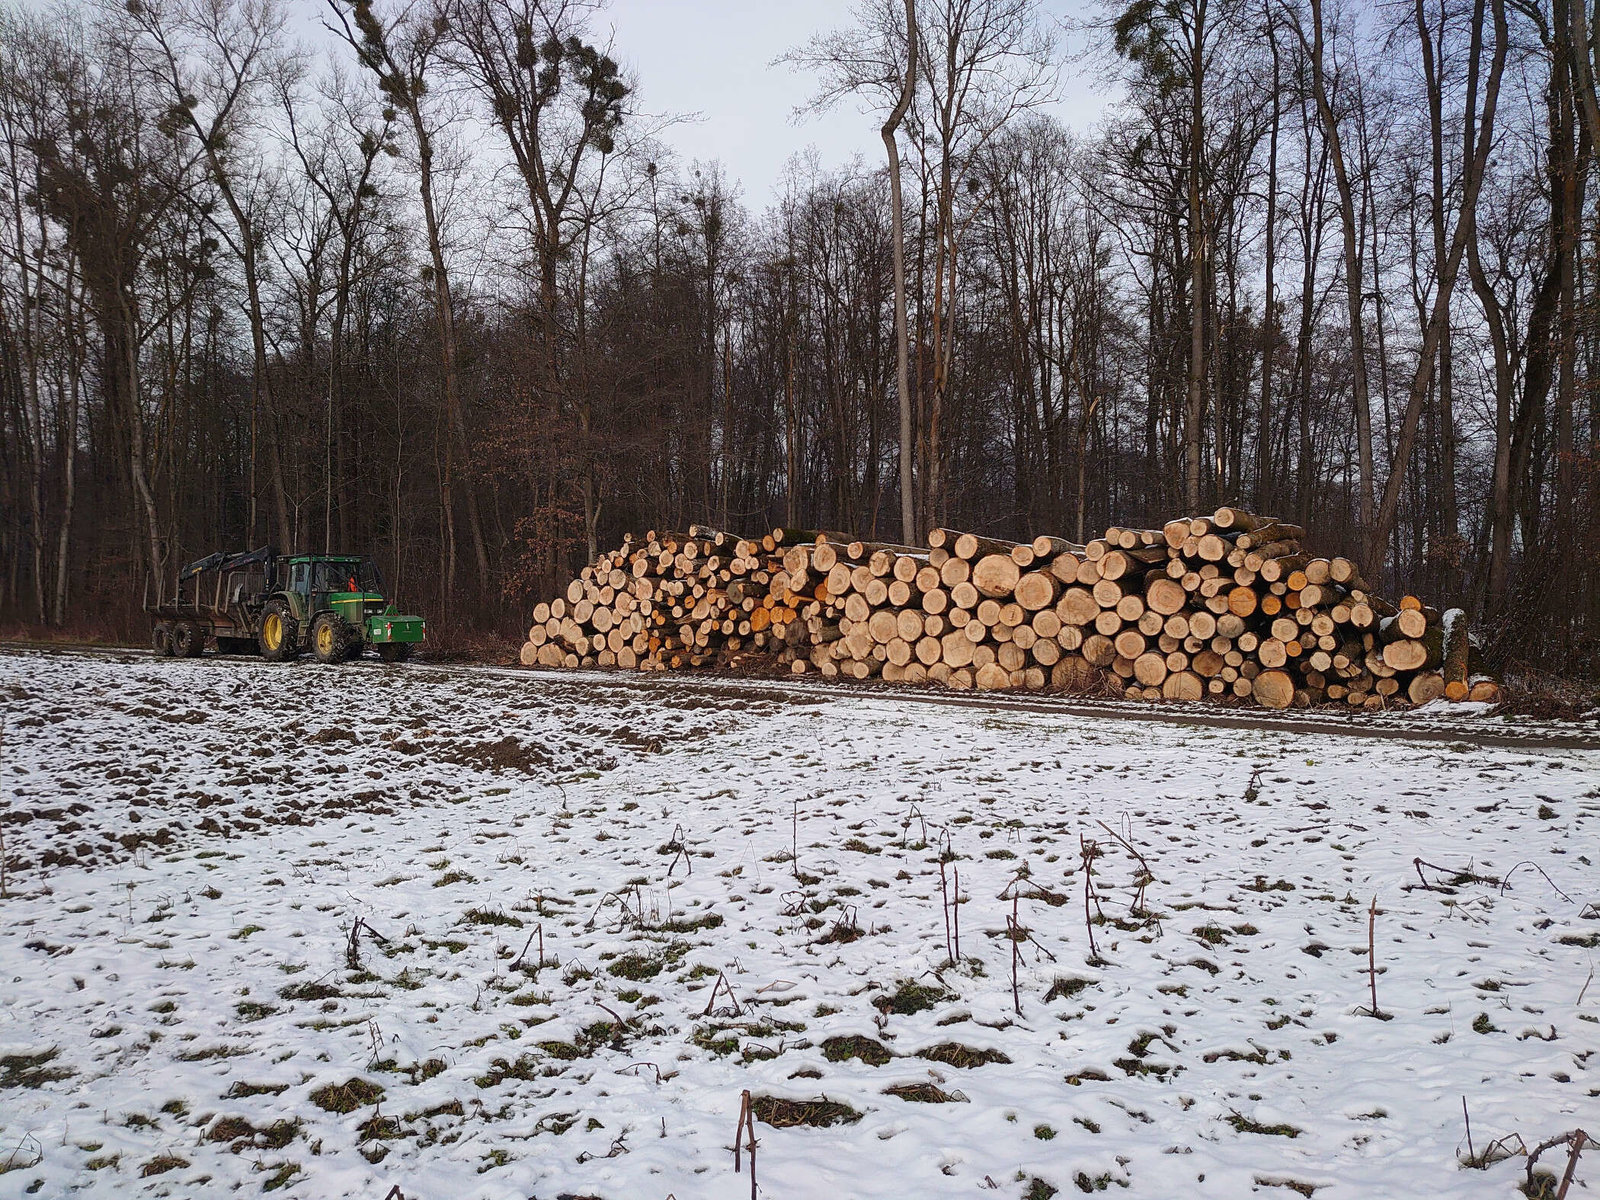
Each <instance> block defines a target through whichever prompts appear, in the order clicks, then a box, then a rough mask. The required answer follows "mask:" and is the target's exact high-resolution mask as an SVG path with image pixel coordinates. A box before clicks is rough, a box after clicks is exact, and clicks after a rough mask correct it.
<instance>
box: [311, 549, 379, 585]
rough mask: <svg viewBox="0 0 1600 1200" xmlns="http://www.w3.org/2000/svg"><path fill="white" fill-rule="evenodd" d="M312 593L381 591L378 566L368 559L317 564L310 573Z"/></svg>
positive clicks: (351, 559)
mask: <svg viewBox="0 0 1600 1200" xmlns="http://www.w3.org/2000/svg"><path fill="white" fill-rule="evenodd" d="M311 590H312V591H313V592H375V593H379V594H381V593H382V591H383V580H382V579H381V578H380V577H379V575H378V565H377V564H376V563H375V562H373V561H372V560H371V559H370V558H359V559H357V558H346V559H334V560H332V561H326V560H325V561H323V562H319V563H317V564H316V565H315V566H314V567H313V568H312V571H311Z"/></svg>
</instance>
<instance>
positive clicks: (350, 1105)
mask: <svg viewBox="0 0 1600 1200" xmlns="http://www.w3.org/2000/svg"><path fill="white" fill-rule="evenodd" d="M382 1097H383V1088H382V1087H381V1086H380V1085H378V1084H376V1083H369V1082H367V1081H366V1080H365V1079H360V1078H352V1079H347V1080H346V1081H345V1082H343V1083H330V1084H326V1085H324V1086H323V1087H319V1088H318V1089H317V1090H316V1091H314V1092H312V1093H311V1103H313V1104H315V1105H316V1106H317V1107H318V1108H320V1109H322V1111H323V1112H331V1113H350V1112H355V1110H356V1109H358V1108H365V1107H366V1106H367V1105H369V1104H375V1103H377V1101H378V1100H380V1099H382Z"/></svg>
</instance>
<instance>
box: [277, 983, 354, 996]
mask: <svg viewBox="0 0 1600 1200" xmlns="http://www.w3.org/2000/svg"><path fill="white" fill-rule="evenodd" d="M343 994H344V993H343V992H341V991H340V990H339V987H338V985H337V984H333V983H323V982H321V981H320V980H308V981H307V982H305V983H291V984H290V985H289V986H288V987H286V988H283V989H281V990H280V991H279V992H278V995H279V996H281V997H283V999H285V1000H337V999H338V998H339V997H340V996H342V995H343Z"/></svg>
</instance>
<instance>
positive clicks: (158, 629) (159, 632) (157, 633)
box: [150, 621, 172, 658]
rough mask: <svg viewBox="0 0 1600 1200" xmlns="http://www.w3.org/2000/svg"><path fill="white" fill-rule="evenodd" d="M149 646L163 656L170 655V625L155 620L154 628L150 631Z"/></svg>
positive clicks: (167, 656)
mask: <svg viewBox="0 0 1600 1200" xmlns="http://www.w3.org/2000/svg"><path fill="white" fill-rule="evenodd" d="M150 648H151V649H152V650H154V651H155V652H156V653H157V654H159V655H161V656H162V657H163V658H170V657H171V656H172V626H171V625H168V624H167V623H166V622H165V621H157V622H156V626H155V628H154V629H152V630H151V631H150Z"/></svg>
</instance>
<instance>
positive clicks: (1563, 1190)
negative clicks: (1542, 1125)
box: [1522, 1129, 1594, 1200]
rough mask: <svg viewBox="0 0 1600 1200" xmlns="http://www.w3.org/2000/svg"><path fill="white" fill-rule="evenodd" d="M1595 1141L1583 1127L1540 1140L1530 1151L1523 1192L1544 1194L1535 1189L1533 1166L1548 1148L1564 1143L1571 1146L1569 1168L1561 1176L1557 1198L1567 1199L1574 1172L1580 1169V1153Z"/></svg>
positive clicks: (1558, 1199) (1556, 1199)
mask: <svg viewBox="0 0 1600 1200" xmlns="http://www.w3.org/2000/svg"><path fill="white" fill-rule="evenodd" d="M1593 1141H1594V1139H1593V1138H1592V1137H1590V1136H1589V1135H1588V1134H1587V1133H1585V1132H1584V1131H1583V1130H1581V1129H1573V1130H1569V1131H1568V1132H1566V1133H1563V1134H1559V1135H1558V1136H1556V1137H1553V1138H1547V1139H1545V1140H1544V1141H1542V1142H1540V1143H1539V1144H1538V1145H1537V1146H1535V1147H1534V1148H1533V1149H1532V1150H1530V1151H1529V1152H1528V1173H1527V1183H1526V1185H1525V1186H1524V1187H1523V1189H1522V1190H1523V1192H1524V1193H1525V1194H1527V1195H1529V1196H1538V1195H1543V1193H1542V1192H1536V1191H1534V1190H1533V1189H1534V1178H1533V1167H1534V1164H1535V1163H1537V1162H1538V1161H1539V1156H1540V1155H1541V1154H1543V1153H1544V1152H1545V1151H1546V1150H1549V1149H1552V1148H1553V1147H1555V1146H1563V1145H1564V1146H1567V1147H1569V1148H1570V1149H1569V1152H1568V1154H1567V1169H1566V1171H1565V1172H1563V1174H1562V1176H1561V1183H1560V1185H1559V1186H1558V1187H1557V1189H1556V1195H1555V1200H1567V1189H1568V1188H1570V1187H1571V1186H1572V1176H1573V1172H1575V1171H1576V1170H1577V1169H1578V1155H1580V1154H1582V1153H1583V1148H1584V1147H1585V1146H1587V1145H1590V1144H1591V1143H1592V1142H1593Z"/></svg>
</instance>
